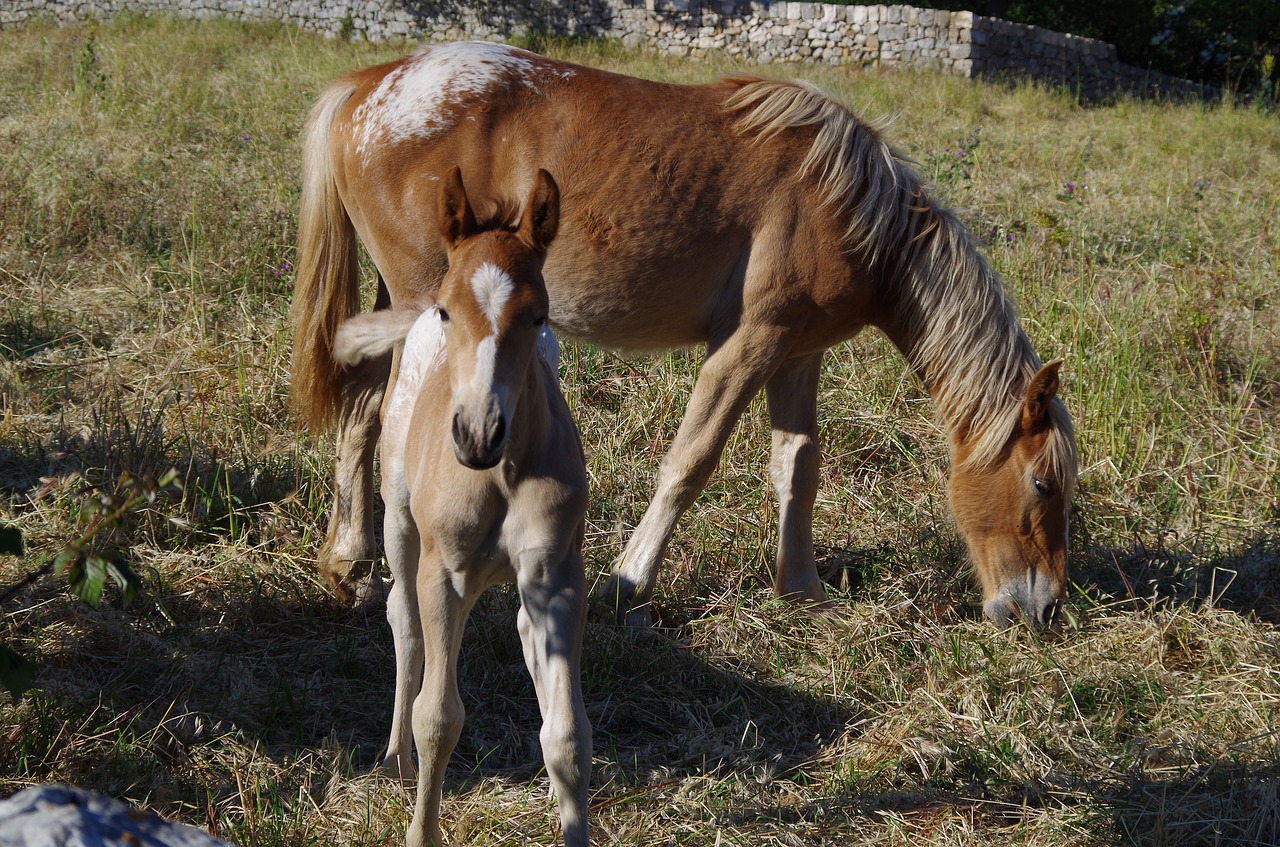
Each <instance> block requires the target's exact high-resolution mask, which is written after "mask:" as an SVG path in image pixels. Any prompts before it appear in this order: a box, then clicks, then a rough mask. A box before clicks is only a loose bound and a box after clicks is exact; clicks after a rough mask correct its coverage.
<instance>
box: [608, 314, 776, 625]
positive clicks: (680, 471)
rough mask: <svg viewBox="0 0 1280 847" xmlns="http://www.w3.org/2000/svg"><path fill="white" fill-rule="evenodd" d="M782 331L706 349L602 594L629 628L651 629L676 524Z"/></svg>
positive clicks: (768, 366)
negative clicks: (649, 496) (647, 497)
mask: <svg viewBox="0 0 1280 847" xmlns="http://www.w3.org/2000/svg"><path fill="white" fill-rule="evenodd" d="M786 336H787V333H786V331H785V330H784V329H782V328H779V327H773V326H756V327H754V328H751V329H748V328H746V327H745V326H740V327H739V328H738V329H737V330H736V331H735V332H734V333H733V335H731V336H730V337H729V338H728V339H727V340H726V341H725V342H724V343H722V344H720V345H718V346H716V347H715V348H714V349H712V350H710V351H709V352H708V355H707V359H706V361H705V362H704V363H703V365H702V370H701V371H700V372H699V374H698V379H697V381H696V382H695V383H694V386H693V393H692V395H691V396H690V397H689V406H688V408H687V409H686V410H685V415H684V420H683V421H681V423H680V429H679V430H678V431H677V432H676V437H675V439H674V440H673V441H672V442H671V449H670V450H669V451H668V452H667V455H666V456H665V457H664V458H663V460H662V466H661V468H660V469H659V471H658V488H657V491H656V492H655V493H654V495H653V501H652V502H651V503H650V504H649V508H648V509H646V510H645V513H644V517H642V518H641V519H640V523H639V525H637V526H636V529H635V532H634V533H632V535H631V539H630V541H629V542H628V543H627V547H626V549H625V550H624V551H623V553H622V556H621V558H619V559H618V561H617V562H616V563H614V566H613V577H612V579H610V581H609V583H608V585H607V586H606V587H605V589H604V593H603V597H604V599H605V601H606V602H611V603H613V604H614V607H615V609H616V611H617V615H618V619H619V621H620V622H624V623H626V624H627V626H629V627H632V628H634V629H643V628H647V627H649V626H652V623H653V617H652V613H651V612H650V610H649V600H650V598H651V597H652V595H653V588H654V585H655V583H656V582H657V579H658V570H659V568H661V566H662V558H663V555H664V554H665V552H666V549H667V543H668V542H669V541H670V540H671V535H672V533H674V532H675V526H676V522H677V521H678V520H679V519H680V516H681V515H682V514H684V512H685V510H686V509H688V508H689V506H690V505H691V504H692V503H693V501H694V500H695V499H696V498H697V496H698V495H699V494H701V493H702V490H703V489H704V488H705V487H706V485H707V480H708V479H709V478H710V477H711V473H712V471H714V470H715V467H716V463H717V462H718V461H719V459H720V454H721V453H722V452H723V451H724V445H725V443H726V442H727V441H728V440H729V435H730V434H731V433H732V432H733V427H734V424H736V423H737V421H738V418H740V417H741V416H742V413H743V411H744V410H745V409H746V407H747V404H748V403H750V402H751V398H752V397H753V396H754V395H755V394H756V392H757V391H759V390H760V388H761V387H762V386H763V385H764V384H765V381H766V380H768V378H769V377H770V376H771V375H772V374H773V372H774V370H775V369H776V368H777V367H778V363H779V362H780V361H781V359H782V356H783V352H784V350H785V342H786Z"/></svg>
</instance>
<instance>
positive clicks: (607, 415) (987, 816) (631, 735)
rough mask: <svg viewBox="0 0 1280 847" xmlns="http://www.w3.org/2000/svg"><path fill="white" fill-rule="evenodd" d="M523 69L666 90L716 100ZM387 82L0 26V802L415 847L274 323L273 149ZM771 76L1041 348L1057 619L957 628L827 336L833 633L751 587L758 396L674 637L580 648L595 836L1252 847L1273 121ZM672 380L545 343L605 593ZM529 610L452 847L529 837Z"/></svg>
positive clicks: (1274, 318)
mask: <svg viewBox="0 0 1280 847" xmlns="http://www.w3.org/2000/svg"><path fill="white" fill-rule="evenodd" d="M538 46H540V47H542V48H543V49H545V50H547V51H548V52H551V53H555V54H557V55H561V56H564V57H567V58H570V59H574V60H578V61H584V62H588V63H591V64H596V65H599V66H603V67H607V68H610V69H615V70H621V71H624V72H629V73H634V74H638V75H642V76H648V77H653V78H660V79H668V80H675V81H694V80H704V79H709V78H712V77H714V76H717V75H719V74H721V73H723V72H726V71H733V70H742V68H737V67H734V66H732V65H728V64H724V65H718V64H716V63H714V62H708V63H702V64H691V63H688V62H676V61H668V60H664V59H660V58H658V57H655V56H653V55H650V54H646V53H638V52H631V51H626V50H623V49H622V48H620V47H619V46H617V45H613V44H589V43H588V44H575V43H543V44H540V45H538ZM404 49H405V48H404V46H403V45H381V46H370V45H366V44H348V43H344V42H341V41H325V40H323V39H319V38H316V37H312V36H309V35H303V34H301V33H299V32H298V31H296V30H292V29H288V28H284V27H245V26H240V25H234V24H230V23H218V22H209V23H200V24H195V23H176V22H172V21H166V20H139V19H126V20H122V21H119V22H116V23H114V24H111V25H103V26H100V27H89V26H68V27H63V28H53V27H49V26H45V25H38V24H31V25H28V26H26V27H22V28H17V29H9V30H3V31H0V411H2V414H0V520H3V521H4V522H5V523H7V524H9V525H11V526H12V527H16V528H17V529H19V530H20V531H21V533H22V535H23V538H24V541H25V546H26V551H25V554H24V555H22V556H20V557H19V556H5V557H0V598H2V602H3V608H2V610H0V611H2V615H3V616H2V617H0V643H3V644H6V645H8V646H9V647H11V648H13V649H14V650H16V651H18V652H19V653H21V654H22V655H24V656H26V657H27V658H29V659H31V660H33V661H34V662H36V663H37V664H38V668H39V670H38V674H37V676H36V678H35V683H34V687H33V689H32V690H31V691H29V692H28V693H27V695H26V696H25V697H24V698H23V699H22V700H21V701H20V702H18V703H13V702H12V700H11V699H9V698H8V696H7V694H0V698H3V699H0V703H2V705H0V795H7V794H9V793H12V792H13V791H16V790H18V789H20V788H22V787H24V786H26V785H29V784H32V783H41V782H51V781H66V782H71V783H75V784H78V785H81V786H84V787H88V788H94V789H98V790H101V791H104V792H107V793H109V794H112V795H114V796H117V797H120V798H124V799H127V800H129V801H130V802H133V803H135V804H138V805H142V806H146V807H149V808H152V809H155V810H157V811H159V812H161V813H162V814H165V815H166V816H170V817H173V818H176V819H180V820H183V821H186V822H189V823H194V824H196V825H199V826H202V827H205V828H206V829H208V830H209V831H211V832H213V833H214V834H216V835H219V836H221V837H223V838H226V839H228V840H231V841H234V842H236V843H238V844H242V845H254V847H273V846H274V845H290V847H293V845H310V844H318V845H332V844H343V845H373V844H384V843H386V844H397V843H399V840H400V839H401V838H402V836H403V832H404V829H405V827H406V826H407V823H408V817H409V805H410V804H411V798H410V796H409V795H408V794H407V793H405V792H404V790H403V789H402V788H401V787H400V786H399V785H398V784H396V783H393V782H391V781H389V780H387V779H384V778H382V777H379V776H376V775H374V774H373V773H372V772H371V768H372V766H373V764H374V763H375V762H376V760H377V757H378V755H379V752H380V749H379V748H380V746H381V745H382V744H383V743H384V742H385V738H386V733H387V731H388V729H389V725H390V707H391V691H392V654H391V638H390V632H389V630H388V627H387V625H386V623H385V620H384V619H383V611H382V609H381V608H379V607H377V606H371V607H365V608H357V609H350V608H346V607H344V606H342V605H341V604H340V603H338V602H337V601H336V600H335V599H333V598H332V597H331V596H330V595H329V594H328V593H327V592H326V591H325V590H324V588H323V587H322V586H321V585H320V584H319V582H318V581H317V578H316V575H315V573H314V571H313V569H312V567H311V557H312V555H313V552H314V549H315V547H316V545H317V543H318V539H319V538H320V537H321V536H322V532H323V526H324V521H325V510H326V507H327V500H326V498H327V484H328V468H329V459H330V447H329V443H328V439H327V437H326V436H325V435H324V434H307V433H303V432H302V431H301V430H300V428H299V427H298V426H297V424H296V423H295V422H294V421H292V420H291V418H290V415H289V414H288V412H287V404H286V400H287V391H288V385H287V363H288V355H289V345H290V334H289V328H288V326H287V323H286V320H285V315H286V312H287V309H288V302H289V295H290V291H291V287H292V281H293V280H292V266H293V264H294V263H295V257H294V253H293V241H294V237H295V221H296V210H297V203H298V168H299V145H298V142H297V136H298V133H299V130H300V127H301V125H302V123H303V120H304V118H305V115H306V113H307V111H308V109H309V108H310V104H311V102H312V100H313V99H314V97H315V95H316V94H317V93H318V92H319V91H320V89H321V88H322V87H323V86H324V85H325V84H326V83H327V82H328V81H329V80H330V79H332V78H333V77H334V76H336V75H337V74H338V73H340V72H342V71H343V70H346V69H349V68H354V67H359V66H364V65H367V64H372V63H374V62H377V61H382V60H384V59H387V58H390V57H393V56H396V55H398V54H400V53H401V52H403V51H404ZM752 70H754V69H752ZM766 71H767V72H768V73H773V74H777V73H794V74H798V75H802V76H805V77H808V78H810V79H812V80H813V81H815V82H816V83H818V84H819V85H820V86H822V87H823V88H824V89H825V90H826V91H828V92H829V93H830V94H832V95H833V96H835V97H837V98H838V99H840V100H841V101H842V102H844V103H846V104H848V105H849V106H850V107H851V108H852V109H854V110H855V111H856V112H857V113H859V114H861V115H863V116H865V117H866V118H868V119H871V120H876V121H882V122H883V123H884V125H885V126H886V127H887V128H886V132H887V134H888V136H889V137H890V138H891V139H893V141H894V142H895V143H896V144H897V145H898V146H899V148H900V149H901V150H902V151H903V152H904V153H905V154H907V155H908V156H910V157H911V158H912V159H914V160H915V161H916V162H917V163H918V167H919V168H920V170H921V172H922V173H923V174H924V175H925V176H926V177H927V178H928V179H929V180H930V181H931V182H932V183H933V184H934V186H935V190H936V191H937V192H938V193H939V194H940V195H941V196H942V197H944V198H945V199H946V200H947V201H948V202H949V203H952V204H954V205H956V206H958V207H960V208H962V209H964V210H966V211H965V213H964V215H965V219H966V220H967V221H968V222H969V223H970V225H971V227H972V229H973V231H974V233H975V234H976V235H977V237H978V238H979V239H980V241H981V242H982V244H983V245H984V249H985V251H986V252H987V254H988V256H989V257H990V259H991V261H992V262H993V264H994V265H995V266H996V267H997V268H998V269H999V271H1000V272H1001V273H1002V274H1003V275H1004V276H1005V278H1006V280H1007V282H1008V285H1009V286H1010V288H1011V290H1012V291H1013V292H1015V294H1016V297H1017V299H1018V302H1019V304H1020V311H1021V314H1022V316H1023V322H1024V325H1025V326H1026V328H1027V331H1028V333H1029V334H1030V336H1031V338H1032V340H1033V342H1034V343H1035V344H1036V346H1037V349H1038V350H1039V351H1040V353H1041V355H1042V356H1043V357H1044V358H1046V359H1048V358H1052V357H1056V356H1062V357H1064V358H1065V359H1066V365H1065V366H1064V369H1063V375H1064V378H1065V384H1064V385H1065V387H1064V393H1065V397H1066V400H1067V402H1068V404H1069V406H1070V408H1071V409H1072V411H1073V414H1074V415H1075V417H1076V422H1077V427H1078V431H1079V440H1080V448H1081V458H1082V476H1081V490H1080V493H1079V496H1078V499H1077V503H1076V507H1075V511H1074V513H1073V516H1072V535H1073V539H1072V544H1073V553H1072V581H1073V588H1072V590H1071V593H1070V597H1069V601H1068V610H1067V611H1068V612H1069V618H1070V625H1069V626H1068V627H1067V628H1066V630H1065V632H1063V633H1062V634H1061V635H1060V636H1059V637H1056V638H1046V637H1040V636H1037V635H1035V634H1034V633H1032V632H1029V631H1027V630H1026V629H1024V628H1014V629H1012V630H1009V631H1006V632H1000V631H996V630H995V629H994V628H992V627H991V626H990V625H988V624H987V623H985V622H984V621H983V620H982V618H981V614H980V610H979V608H978V606H979V603H978V595H977V591H976V589H975V588H974V587H973V585H972V583H971V580H970V577H969V574H968V572H967V565H966V562H965V558H964V551H963V547H962V545H961V543H960V541H959V538H958V535H957V533H956V530H955V528H954V526H953V525H952V523H951V520H950V517H949V514H948V510H947V504H946V496H945V478H946V451H945V444H944V438H943V432H942V430H941V429H940V427H939V424H938V423H937V421H936V420H935V418H934V415H933V410H932V406H931V404H930V402H929V398H928V397H927V396H926V395H925V394H924V393H923V392H922V389H921V387H920V385H919V384H918V382H916V381H915V379H914V377H912V376H911V375H910V374H909V373H908V372H907V371H906V370H905V369H904V365H903V362H902V360H901V357H900V356H899V355H898V354H897V353H896V352H895V351H894V350H893V349H892V348H891V346H890V345H889V344H887V343H886V342H885V341H884V340H883V339H882V338H881V337H879V336H877V335H875V334H873V333H867V334H866V335H864V336H861V337H859V338H857V339H855V340H854V341H852V342H849V343H846V344H843V345H840V346H839V347H837V348H835V349H833V350H832V351H831V352H830V354H829V356H828V357H827V361H826V365H825V373H824V380H823V384H822V389H821V391H822V396H821V408H822V417H821V427H822V439H823V452H824V459H825V464H824V481H823V485H822V488H821V491H820V493H819V501H818V508H817V516H816V535H817V538H818V539H819V544H820V551H819V554H820V558H821V561H822V565H823V568H824V574H825V576H826V577H827V578H828V581H829V582H830V587H829V590H830V593H831V594H832V596H833V598H834V599H835V601H836V605H837V613H836V614H835V615H833V616H832V617H831V618H830V619H813V618H811V617H809V616H806V615H803V614H800V613H798V612H797V611H796V610H795V609H793V608H791V607H789V606H787V605H786V604H782V603H779V602H777V601H775V600H773V599H772V597H771V594H770V590H769V587H768V586H769V577H768V571H769V566H770V559H771V556H772V544H773V540H774V537H775V532H776V526H775V525H774V524H775V520H776V519H775V518H774V516H773V504H772V502H771V500H772V495H771V494H770V493H769V491H768V490H767V486H766V480H767V478H768V474H767V445H768V429H767V425H766V422H765V412H764V404H763V402H762V401H757V402H756V403H755V404H754V405H753V406H752V407H751V409H750V410H749V411H748V414H747V415H746V417H745V419H744V420H743V422H742V424H741V425H740V426H739V428H738V430H737V432H736V433H735V435H734V437H733V439H732V441H731V443H730V446H729V448H728V450H727V451H726V454H725V456H724V459H723V461H722V463H721V466H720V469H719V471H718V472H717V474H716V476H715V478H714V479H713V481H712V484H711V486H710V487H709V489H708V491H707V492H706V493H705V494H704V495H703V496H702V498H701V499H700V500H699V502H698V504H697V505H696V507H695V508H694V509H693V510H692V511H691V512H690V514H689V515H688V516H686V518H685V519H684V520H683V521H682V523H681V525H680V528H679V530H678V532H677V536H676V538H675V541H674V542H673V545H672V547H671V549H670V551H669V553H668V557H667V564H666V567H665V570H664V572H663V574H662V577H661V580H660V583H659V587H658V592H657V598H656V599H657V611H658V618H659V620H660V623H661V628H660V630H659V636H658V637H656V638H652V639H644V640H640V641H633V640H631V639H629V638H628V637H627V636H626V634H625V633H623V632H620V631H619V630H618V629H617V628H615V627H614V626H613V624H612V623H611V622H609V621H608V620H607V619H606V618H607V616H606V615H604V614H603V613H600V614H596V615H594V616H593V619H592V620H591V622H590V623H589V625H588V630H587V645H586V656H585V663H584V685H585V688H586V692H585V693H586V699H587V708H588V713H589V715H590V717H591V720H592V724H593V727H594V733H595V775H594V779H593V788H592V802H593V825H594V827H595V830H594V831H595V836H596V839H597V840H598V842H599V843H601V844H607V843H618V844H627V845H633V844H634V845H708V847H710V845H826V844H832V845H844V844H898V845H949V844H957V845H985V844H1026V845H1067V844H1070V845H1073V847H1080V845H1088V844H1139V845H1198V844H1206V845H1208V844H1212V845H1245V844H1262V843H1280V632H1278V631H1277V629H1276V626H1277V624H1280V416H1278V415H1277V411H1276V407H1277V405H1278V404H1280V292H1278V288H1277V280H1278V278H1280V219H1277V211H1278V210H1280V191H1278V190H1277V186H1280V122H1278V119H1277V115H1276V114H1275V113H1274V112H1270V113H1269V112H1266V111H1261V110H1257V109H1254V108H1250V107H1242V106H1238V107H1233V106H1220V105H1202V104H1165V103H1151V102H1136V101H1130V100H1120V101H1118V102H1114V103H1106V104H1097V105H1092V106H1082V105H1079V104H1078V103H1077V102H1076V101H1075V100H1074V98H1072V97H1071V96H1070V95H1069V94H1067V93H1063V92H1057V91H1052V90H1047V89H1045V88H1042V87H1038V86H1034V85H1027V84H1019V85H996V84H992V83H973V82H968V81H964V80H960V79H953V78H949V77H945V78H944V77H939V76H933V75H928V74H915V73H905V72H904V73H885V74H876V73H864V72H857V71H851V70H840V69H816V68H813V69H811V68H798V69H790V70H786V69H775V68H768V69H766ZM367 272H368V273H369V274H370V275H371V274H372V269H371V268H367ZM370 278H371V277H370ZM697 361H698V351H696V350H695V351H684V352H675V353H671V354H668V355H665V356H657V357H647V358H624V357H620V356H618V355H615V354H613V353H609V352H606V351H600V350H596V349H593V348H591V347H588V346H583V345H574V344H572V343H566V344H565V347H564V355H563V362H562V377H563V380H564V385H565V389H566V394H567V396H568V399H569V403H570V406H571V408H572V409H573V411H574V413H575V415H576V416H577V419H578V421H579V424H580V426H581V428H582V431H583V434H584V440H585V442H586V451H587V458H588V463H589V472H590V475H591V483H592V500H591V505H590V511H589V517H588V520H589V524H588V537H587V543H586V557H587V564H588V568H589V571H590V573H589V579H590V580H592V581H594V582H598V580H599V578H600V575H601V574H602V573H605V572H607V570H608V567H609V565H610V563H611V562H612V560H613V558H614V557H615V556H616V555H617V554H618V553H619V552H620V550H621V543H622V541H623V539H624V538H625V536H626V533H627V531H628V530H629V529H630V528H631V527H632V526H634V524H635V522H636V521H637V520H638V519H639V516H640V514H641V512H642V510H643V508H644V505H645V503H646V502H647V498H648V496H649V494H650V493H651V490H652V485H653V479H654V472H655V470H656V466H657V460H658V457H660V456H661V454H662V452H663V450H664V448H665V445H666V444H667V443H668V442H669V440H670V438H671V437H672V435H673V433H674V431H675V427H676V425H677V424H678V422H679V418H680V414H681V411H682V408H683V404H684V401H685V398H686V397H687V394H688V389H689V386H690V385H691V383H692V379H693V375H694V373H695V372H696V365H697ZM171 469H173V470H175V471H176V475H175V474H169V473H168V472H169V471H170V470H171ZM66 550H70V551H71V553H72V555H73V556H74V555H80V557H81V561H82V562H83V561H86V560H87V558H88V557H92V560H93V561H94V562H109V561H113V560H119V561H124V562H128V563H130V564H131V565H132V569H133V570H134V571H135V572H136V573H137V574H139V575H140V576H141V577H142V582H143V584H142V591H141V594H140V596H139V597H138V598H137V599H135V600H134V601H133V602H132V603H129V604H128V605H127V606H126V605H125V603H124V600H125V599H126V598H125V597H124V596H123V593H122V591H121V590H120V588H119V587H118V586H117V585H116V584H115V582H113V580H112V579H111V578H110V576H108V578H107V580H106V582H107V585H106V587H105V589H104V591H103V596H102V599H101V602H100V603H99V604H97V605H96V606H91V605H89V604H87V603H85V602H83V601H81V600H78V599H76V598H75V597H73V596H72V595H71V594H70V592H69V591H68V586H67V574H66V573H64V574H63V575H61V576H59V575H56V574H55V573H53V572H52V571H46V572H43V573H40V574H38V575H37V576H36V577H35V578H33V579H31V580H30V581H27V582H24V577H26V576H27V575H28V574H32V573H35V572H37V571H39V570H40V569H41V568H42V566H44V565H46V563H49V562H50V561H51V560H52V559H53V558H54V557H55V556H57V555H58V554H59V553H61V552H63V551H66ZM10 587H12V590H10ZM515 606H516V600H515V595H514V593H513V592H512V591H496V590H495V591H493V592H491V593H490V595H488V596H487V597H486V599H485V600H483V601H482V602H481V604H480V606H479V607H478V608H477V610H476V612H475V614H474V615H473V617H472V622H471V624H470V625H469V628H468V633H467V642H466V647H465V649H464V654H463V658H462V668H461V675H462V687H463V696H464V702H465V704H466V709H467V713H468V718H467V727H466V729H465V730H464V734H463V738H462V741H461V743H460V745H459V747H458V750H457V753H456V754H455V756H454V758H453V762H452V766H451V769H450V779H449V782H448V784H447V785H446V798H445V809H444V816H445V829H446V833H450V834H451V835H452V839H453V843H455V844H476V845H489V844H494V845H496V844H551V843H555V840H556V837H557V833H556V823H555V821H556V816H555V812H554V807H553V804H552V803H551V801H550V800H549V798H548V796H547V795H548V790H547V782H546V779H545V775H544V774H543V773H542V772H541V769H540V763H539V751H538V745H537V727H538V720H537V717H536V714H537V710H536V702H535V699H534V694H533V689H532V685H531V684H530V683H529V681H528V679H527V675H526V673H525V671H524V666H523V660H522V656H521V651H520V645H519V640H518V637H517V635H516V632H515V624H514V613H515Z"/></svg>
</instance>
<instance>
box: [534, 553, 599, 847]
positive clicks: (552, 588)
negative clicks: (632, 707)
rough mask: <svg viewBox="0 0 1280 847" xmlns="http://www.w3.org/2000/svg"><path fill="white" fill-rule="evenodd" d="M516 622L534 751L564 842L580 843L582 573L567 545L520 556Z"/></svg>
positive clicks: (587, 765)
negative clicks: (535, 733)
mask: <svg viewBox="0 0 1280 847" xmlns="http://www.w3.org/2000/svg"><path fill="white" fill-rule="evenodd" d="M517 579H518V586H519V589H520V612H519V614H518V616H517V627H518V629H519V631H520V641H521V643H522V644H523V645H524V659H525V664H526V665H528V667H529V674H530V676H532V677H533V684H534V688H535V689H536V691H537V693H538V707H539V710H540V711H541V712H542V732H541V734H540V736H539V738H540V740H541V742H542V758H543V761H544V762H545V763H546V766H547V774H548V775H549V776H550V777H551V786H552V788H553V789H554V792H555V797H556V804H557V806H558V808H559V812H560V832H561V835H562V836H563V838H564V843H565V844H566V845H567V847H587V844H588V843H589V839H588V831H587V788H588V786H589V784H590V782H591V724H590V723H589V722H588V720H587V713H586V710H585V708H584V707H583V704H582V682H581V662H582V628H583V619H584V616H585V613H586V591H587V585H586V578H585V577H584V576H583V566H582V556H581V554H580V553H579V552H578V551H577V550H576V549H575V550H573V551H571V552H570V553H569V554H568V555H567V556H564V557H563V558H561V559H560V560H559V561H558V562H556V561H546V560H544V559H541V558H539V557H537V556H530V557H528V558H527V559H525V560H522V561H521V563H520V566H519V569H518V574H517Z"/></svg>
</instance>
